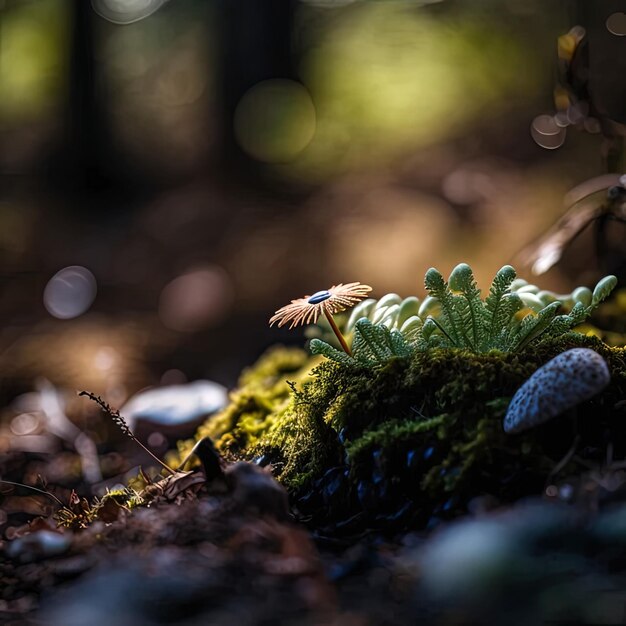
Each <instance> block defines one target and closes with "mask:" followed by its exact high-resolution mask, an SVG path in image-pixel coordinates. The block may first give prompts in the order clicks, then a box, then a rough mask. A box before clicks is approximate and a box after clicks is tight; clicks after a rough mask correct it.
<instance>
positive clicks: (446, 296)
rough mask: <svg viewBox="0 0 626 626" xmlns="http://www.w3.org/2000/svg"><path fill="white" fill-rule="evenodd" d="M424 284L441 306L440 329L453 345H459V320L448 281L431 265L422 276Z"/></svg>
mask: <svg viewBox="0 0 626 626" xmlns="http://www.w3.org/2000/svg"><path fill="white" fill-rule="evenodd" d="M424 286H425V287H426V291H428V293H429V294H430V295H431V296H432V297H433V298H436V299H437V301H438V302H439V304H440V306H441V313H440V315H439V325H440V327H441V328H442V331H443V332H444V334H445V335H447V336H448V337H449V338H450V341H451V342H452V344H453V345H455V346H459V347H460V346H461V345H462V344H463V342H462V341H461V337H462V333H461V328H460V323H461V320H459V319H458V317H457V312H456V307H455V300H454V295H453V294H452V292H451V291H450V288H449V287H448V283H446V281H445V280H444V278H443V276H442V275H441V273H440V272H439V271H438V270H437V269H435V268H434V267H431V268H430V269H429V270H428V271H427V272H426V276H425V277H424ZM433 319H434V318H433Z"/></svg>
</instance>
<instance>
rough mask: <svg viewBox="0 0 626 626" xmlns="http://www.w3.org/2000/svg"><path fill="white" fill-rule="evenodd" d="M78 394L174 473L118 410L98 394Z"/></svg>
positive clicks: (82, 392)
mask: <svg viewBox="0 0 626 626" xmlns="http://www.w3.org/2000/svg"><path fill="white" fill-rule="evenodd" d="M78 395H79V396H86V397H87V398H89V399H90V400H92V401H93V402H95V403H96V404H97V405H98V406H99V407H100V408H101V409H102V410H103V411H104V412H105V413H107V414H108V415H109V417H110V418H111V419H112V420H113V421H114V422H115V423H116V424H117V425H118V426H119V427H120V429H121V431H122V432H123V433H124V434H125V435H126V436H128V437H130V438H131V439H132V440H133V441H134V442H135V443H136V444H137V445H138V446H140V447H141V448H143V449H144V450H145V451H146V452H147V453H148V454H149V455H150V456H151V457H152V458H153V459H154V460H155V461H156V462H157V463H158V464H159V465H162V466H163V467H164V468H165V469H166V470H167V471H168V472H169V473H170V474H172V475H174V474H175V473H176V472H175V471H174V470H173V469H172V468H171V467H170V466H169V465H167V464H166V463H164V462H163V461H161V459H160V458H159V457H158V456H157V455H156V454H154V452H152V451H151V450H150V449H149V448H147V447H146V446H144V445H143V443H141V441H139V439H137V437H135V435H134V433H133V432H132V431H131V429H130V428H129V426H128V424H127V423H126V420H125V419H124V418H123V417H122V416H121V415H120V412H119V411H117V410H115V409H113V408H111V407H110V406H109V405H108V404H107V403H106V402H105V401H104V400H103V399H102V398H101V397H100V396H97V395H95V394H93V393H90V392H89V391H81V392H80V393H79V394H78Z"/></svg>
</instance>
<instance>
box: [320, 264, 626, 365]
mask: <svg viewBox="0 0 626 626" xmlns="http://www.w3.org/2000/svg"><path fill="white" fill-rule="evenodd" d="M616 284H617V279H616V278H615V276H606V277H605V278H603V279H602V280H601V281H600V282H599V283H598V284H597V285H596V287H595V289H594V290H593V291H592V290H590V289H588V288H587V287H578V288H577V289H575V290H574V291H573V292H572V293H571V294H567V295H558V294H555V293H553V292H550V291H545V290H544V291H542V290H540V289H539V288H538V287H536V286H534V285H529V284H528V283H527V282H526V281H524V280H522V279H518V278H517V277H516V273H515V270H514V269H513V268H512V267H511V266H510V265H505V266H504V267H502V268H501V269H500V270H499V271H498V272H497V274H496V275H495V277H494V279H493V282H492V284H491V288H490V290H489V294H488V295H487V297H486V298H485V300H483V299H482V298H481V292H480V290H479V289H478V287H477V285H476V281H475V279H474V275H473V272H472V269H471V268H470V266H469V265H467V264H466V263H461V264H459V265H457V266H456V267H455V268H454V270H452V273H451V274H450V276H449V278H448V281H447V282H446V280H445V279H444V277H443V276H442V275H441V273H440V272H439V271H438V270H436V269H435V268H430V269H429V270H428V271H427V272H426V276H425V279H424V285H425V287H426V291H427V292H428V296H427V297H426V298H424V299H423V300H420V299H419V298H417V297H409V298H405V299H402V298H401V297H400V296H398V295H397V294H387V295H386V296H384V297H383V298H381V299H380V300H378V301H377V300H374V299H371V298H369V299H367V300H364V301H362V302H360V303H359V304H358V305H357V306H355V307H354V309H353V310H352V313H351V315H350V317H349V319H348V321H347V322H346V324H345V327H344V329H343V331H344V333H346V334H349V333H352V337H353V338H352V354H351V355H350V354H347V353H345V352H340V351H339V350H336V349H335V348H333V347H332V346H331V345H330V344H329V343H327V342H325V341H323V340H321V339H313V340H312V341H311V351H312V352H313V353H314V354H323V355H324V356H326V357H328V358H330V359H333V360H335V361H337V362H339V363H342V364H356V365H366V366H374V365H377V364H381V363H384V362H385V361H386V360H388V359H389V358H391V357H393V356H408V355H409V354H411V352H413V351H415V350H428V349H431V348H458V349H465V350H469V351H470V352H474V353H482V352H489V351H490V350H499V351H502V352H514V351H520V350H523V349H525V348H527V347H528V346H530V345H531V344H533V343H536V342H538V341H541V340H542V339H546V338H549V337H557V336H559V335H562V334H564V333H566V332H569V331H571V330H572V329H573V328H574V327H576V326H578V325H579V324H581V323H582V322H584V321H585V320H586V319H587V317H589V315H590V314H591V313H592V312H593V310H594V309H595V308H596V307H597V306H598V305H599V304H600V303H601V302H602V301H603V300H605V299H606V298H607V297H608V296H609V294H610V293H611V291H612V290H613V289H614V287H615V285H616ZM561 308H566V309H569V311H566V312H563V313H561V314H559V310H560V309H561Z"/></svg>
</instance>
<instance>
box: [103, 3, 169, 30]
mask: <svg viewBox="0 0 626 626" xmlns="http://www.w3.org/2000/svg"><path fill="white" fill-rule="evenodd" d="M166 2H167V0H91V6H92V7H93V10H94V11H95V12H96V13H97V14H98V15H100V16H101V17H103V18H104V19H105V20H108V21H109V22H113V23H114V24H132V23H133V22H137V21H139V20H142V19H143V18H145V17H148V16H149V15H152V14H153V13H154V12H155V11H156V10H157V9H159V7H161V6H162V5H163V4H165V3H166Z"/></svg>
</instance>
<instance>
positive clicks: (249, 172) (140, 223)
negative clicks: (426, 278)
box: [0, 0, 603, 413]
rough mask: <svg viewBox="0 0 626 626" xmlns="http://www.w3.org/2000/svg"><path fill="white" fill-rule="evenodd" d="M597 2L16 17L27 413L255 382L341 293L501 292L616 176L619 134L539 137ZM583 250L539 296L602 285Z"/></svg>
mask: <svg viewBox="0 0 626 626" xmlns="http://www.w3.org/2000/svg"><path fill="white" fill-rule="evenodd" d="M578 8H579V3H578V2H575V1H574V0H571V1H569V2H568V1H553V2H549V3H546V2H545V1H544V0H482V1H481V2H475V1H473V0H441V1H438V2H437V1H431V2H428V1H417V0H413V1H411V0H398V1H396V0H387V1H367V0H361V1H359V0H210V1H207V0H170V1H165V0H93V1H92V2H88V1H86V0H0V133H1V135H0V272H1V275H0V281H1V282H0V319H1V321H2V324H1V325H0V400H1V401H2V403H3V405H4V404H6V403H7V402H9V401H11V400H12V398H14V397H15V396H16V395H17V394H19V393H22V392H26V391H29V390H31V389H32V388H33V386H34V385H35V384H40V383H41V380H44V379H45V381H48V382H49V383H51V384H53V385H56V386H63V387H64V388H66V389H68V390H75V389H83V388H87V389H89V390H91V391H94V392H96V393H101V394H105V396H106V397H107V399H108V400H109V401H110V402H111V403H113V404H115V405H116V406H121V405H122V404H123V403H124V402H125V401H126V400H127V398H128V397H129V396H130V395H131V394H132V393H134V392H136V391H138V390H139V389H142V388H145V387H147V386H151V385H152V386H154V385H159V384H164V383H181V382H185V381H188V380H193V379H197V378H209V379H212V380H214V381H217V382H219V383H222V384H224V385H227V386H231V385H233V384H234V382H235V381H236V378H237V375H238V373H239V371H240V370H241V368H242V367H244V366H245V365H247V364H249V363H251V362H252V361H253V359H255V358H256V357H257V356H258V355H259V354H260V352H261V351H262V350H264V349H265V348H266V347H267V346H268V345H270V344H272V343H276V342H286V343H299V344H301V342H302V336H303V335H302V332H301V331H300V332H296V331H294V332H292V333H289V332H288V331H285V330H277V329H275V328H274V329H269V328H268V326H267V320H268V318H269V316H270V315H271V314H272V313H273V312H274V310H275V309H277V308H278V307H280V306H282V305H284V304H286V303H287V302H288V301H289V300H290V299H292V298H296V297H301V296H303V295H304V294H305V293H306V294H308V293H312V292H315V291H317V290H320V289H324V288H327V287H328V286H330V285H331V284H333V283H336V282H348V281H355V280H358V281H361V282H366V283H368V284H371V285H372V286H373V287H374V295H375V296H377V297H380V296H381V295H383V294H385V293H387V292H390V291H396V292H398V293H400V294H401V295H403V296H405V295H410V294H413V293H416V294H421V293H422V280H423V275H424V272H425V271H426V269H427V268H428V267H429V266H431V265H434V266H437V267H438V268H439V269H440V270H441V271H443V272H445V273H447V272H448V271H449V270H450V269H451V268H452V267H453V266H454V265H455V264H457V263H458V262H460V261H467V262H469V263H470V264H471V265H472V266H473V267H474V268H475V271H476V274H477V277H478V279H479V283H480V284H481V286H482V287H483V288H486V287H487V286H488V281H489V280H490V278H491V277H492V276H493V274H494V273H495V271H496V270H497V269H498V268H499V267H500V266H502V265H503V264H504V263H507V262H510V261H511V260H512V259H513V257H514V255H515V254H516V253H517V252H519V250H520V249H522V248H523V247H524V246H525V245H526V244H528V243H529V242H530V241H532V240H533V239H535V238H536V237H538V236H539V235H541V234H542V233H543V232H545V230H546V229H547V228H548V227H549V226H550V225H551V224H552V223H553V222H554V221H555V219H557V217H558V216H559V215H560V214H562V213H563V211H564V205H563V197H564V194H565V193H566V192H567V190H568V189H569V188H571V187H572V186H574V185H576V184H578V183H580V182H581V181H583V180H585V179H588V178H590V177H594V176H597V175H599V174H602V173H603V169H602V159H601V143H602V141H601V137H600V135H598V134H592V133H584V132H580V133H579V132H574V131H573V132H570V133H569V134H568V135H567V140H566V141H565V140H563V141H559V142H558V143H559V144H561V143H562V144H563V145H561V146H560V148H559V149H558V150H546V149H544V148H542V147H539V146H538V145H537V144H536V143H535V142H534V141H533V139H532V137H531V133H530V124H531V122H532V120H533V119H535V118H536V117H537V116H538V115H541V114H543V113H546V112H548V113H550V112H552V111H553V109H554V99H553V91H554V86H555V75H556V69H557V61H558V58H557V45H556V42H557V38H558V36H559V35H561V34H562V33H566V32H567V31H568V30H569V29H570V28H571V27H572V26H573V25H575V24H576V23H577V19H578V18H579V17H580V16H579V15H578V13H577V10H578ZM551 147H555V146H551ZM585 245H586V244H585V243H584V242H583V243H582V244H581V246H582V247H581V248H580V250H582V252H581V251H580V250H579V252H578V253H576V254H574V255H570V256H571V257H572V258H571V259H570V260H569V261H568V260H567V259H565V260H564V262H563V263H561V264H560V265H558V266H557V267H556V268H554V269H553V270H551V271H550V272H549V273H548V274H547V275H546V276H544V277H542V278H540V279H537V280H538V281H539V282H540V284H541V285H542V286H545V287H547V288H553V289H557V290H559V289H560V290H566V289H570V288H572V287H573V286H575V285H577V284H585V283H591V281H592V280H594V279H595V278H597V274H598V272H597V270H596V268H595V266H594V265H593V260H592V257H590V256H589V254H586V252H585V250H586V248H585ZM520 273H521V274H522V275H526V277H528V278H530V273H529V272H528V271H527V272H526V273H524V272H523V271H520ZM36 381H39V383H36ZM18 413H19V412H18Z"/></svg>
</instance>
